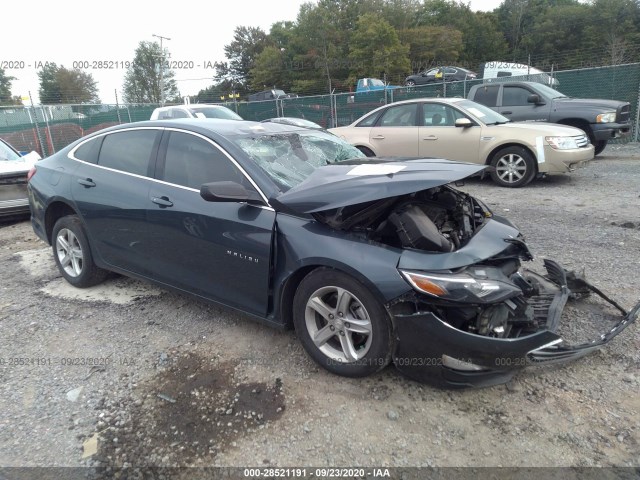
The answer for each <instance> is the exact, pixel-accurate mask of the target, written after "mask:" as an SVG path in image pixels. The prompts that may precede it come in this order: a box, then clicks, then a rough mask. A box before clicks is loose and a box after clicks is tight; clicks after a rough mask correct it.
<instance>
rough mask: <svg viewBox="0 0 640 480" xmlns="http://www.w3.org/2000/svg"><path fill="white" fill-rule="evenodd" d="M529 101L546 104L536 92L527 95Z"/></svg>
mask: <svg viewBox="0 0 640 480" xmlns="http://www.w3.org/2000/svg"><path fill="white" fill-rule="evenodd" d="M527 102H529V103H535V104H536V105H544V102H543V101H542V100H541V99H540V95H536V94H535V93H534V94H532V95H529V96H528V97H527Z"/></svg>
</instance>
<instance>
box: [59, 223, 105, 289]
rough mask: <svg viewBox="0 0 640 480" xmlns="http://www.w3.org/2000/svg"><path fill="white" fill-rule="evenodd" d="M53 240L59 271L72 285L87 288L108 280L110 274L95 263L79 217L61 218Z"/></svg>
mask: <svg viewBox="0 0 640 480" xmlns="http://www.w3.org/2000/svg"><path fill="white" fill-rule="evenodd" d="M51 238H52V242H51V243H52V245H51V246H52V248H53V257H54V258H55V261H56V265H57V266H58V270H60V273H61V274H62V276H63V277H64V278H65V280H66V281H67V282H69V283H70V284H71V285H73V286H74V287H78V288H87V287H92V286H94V285H97V284H99V283H101V282H102V281H103V280H104V279H105V278H106V276H107V274H108V272H107V271H106V270H103V269H101V268H98V267H97V266H96V264H95V263H94V261H93V256H92V255H91V248H90V247H89V241H88V240H87V236H86V234H85V233H84V228H83V227H82V222H80V218H78V216H77V215H67V216H66V217H62V218H59V219H58V221H57V222H56V224H55V225H54V226H53V233H52V236H51Z"/></svg>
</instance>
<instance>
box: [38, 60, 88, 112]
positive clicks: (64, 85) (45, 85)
mask: <svg viewBox="0 0 640 480" xmlns="http://www.w3.org/2000/svg"><path fill="white" fill-rule="evenodd" d="M38 78H39V79H40V88H39V90H38V93H39V95H40V103H43V104H52V103H65V104H69V103H100V98H99V97H98V86H97V83H96V81H95V80H94V79H93V75H91V74H90V73H86V72H83V71H82V70H79V69H74V70H70V69H68V68H65V67H64V66H63V65H61V66H59V67H58V66H57V65H56V64H55V63H47V64H45V66H44V67H43V68H42V70H40V71H39V72H38Z"/></svg>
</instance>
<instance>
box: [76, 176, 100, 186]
mask: <svg viewBox="0 0 640 480" xmlns="http://www.w3.org/2000/svg"><path fill="white" fill-rule="evenodd" d="M78 183H79V184H80V185H82V186H84V187H86V188H91V187H95V186H96V182H94V181H93V180H91V179H90V178H79V179H78Z"/></svg>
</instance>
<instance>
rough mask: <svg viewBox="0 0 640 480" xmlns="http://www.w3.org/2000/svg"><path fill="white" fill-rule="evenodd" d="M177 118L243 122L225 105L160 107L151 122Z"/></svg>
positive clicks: (153, 114)
mask: <svg viewBox="0 0 640 480" xmlns="http://www.w3.org/2000/svg"><path fill="white" fill-rule="evenodd" d="M176 118H224V119H226V120H242V117H241V116H240V115H238V114H237V113H236V112H234V111H233V110H231V109H229V108H227V107H225V106H223V105H215V104H208V103H196V104H187V105H171V106H169V107H159V108H156V109H155V110H154V111H153V112H152V113H151V120H169V119H176Z"/></svg>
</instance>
